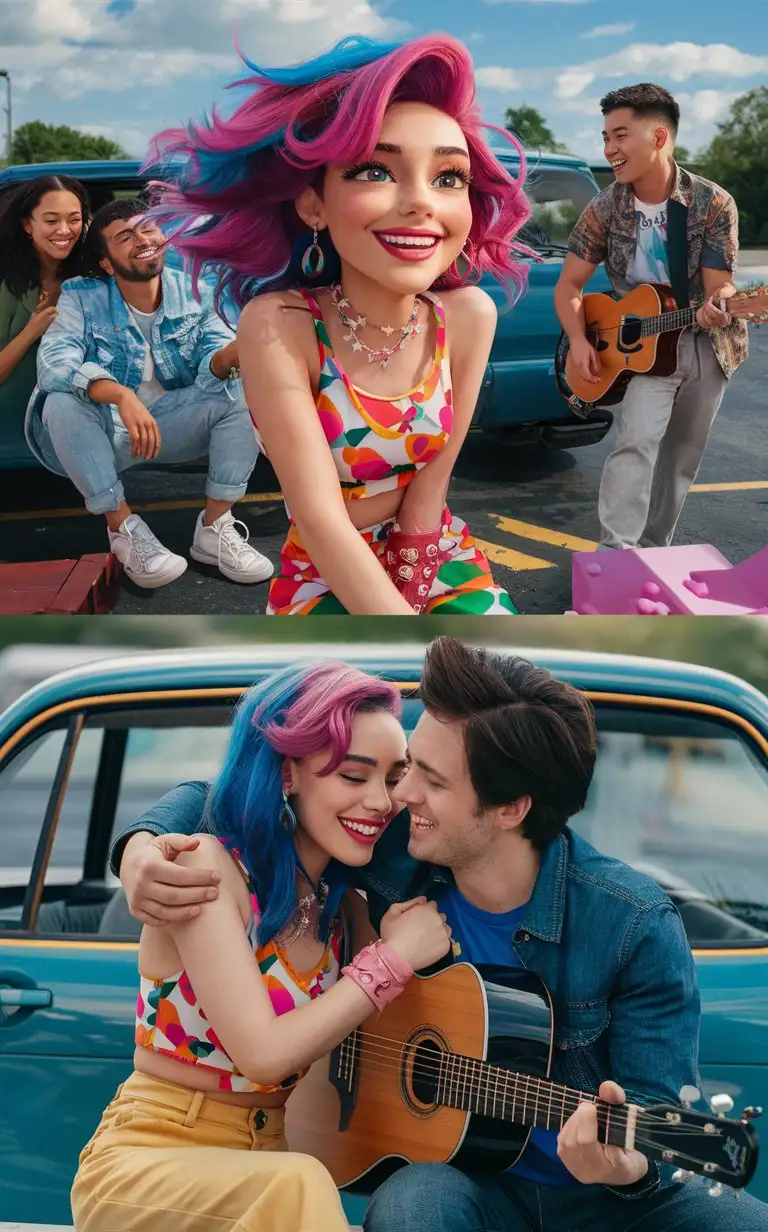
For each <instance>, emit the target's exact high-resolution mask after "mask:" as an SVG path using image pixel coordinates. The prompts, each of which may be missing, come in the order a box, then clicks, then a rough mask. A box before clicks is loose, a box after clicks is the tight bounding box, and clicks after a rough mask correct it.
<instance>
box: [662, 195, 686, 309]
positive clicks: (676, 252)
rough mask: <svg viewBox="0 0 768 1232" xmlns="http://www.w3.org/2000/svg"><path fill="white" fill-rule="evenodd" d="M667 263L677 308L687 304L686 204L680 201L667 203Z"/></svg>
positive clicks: (684, 306)
mask: <svg viewBox="0 0 768 1232" xmlns="http://www.w3.org/2000/svg"><path fill="white" fill-rule="evenodd" d="M667 263H668V265H669V281H670V283H671V284H672V291H673V293H674V296H675V299H676V300H677V306H678V308H687V307H688V306H689V298H688V206H687V205H684V204H683V203H682V201H669V203H668V205H667Z"/></svg>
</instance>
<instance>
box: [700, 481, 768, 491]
mask: <svg viewBox="0 0 768 1232" xmlns="http://www.w3.org/2000/svg"><path fill="white" fill-rule="evenodd" d="M760 488H768V479H747V480H745V481H744V483H694V484H693V485H692V486H691V491H692V492H756V491H757V490H758V489H760Z"/></svg>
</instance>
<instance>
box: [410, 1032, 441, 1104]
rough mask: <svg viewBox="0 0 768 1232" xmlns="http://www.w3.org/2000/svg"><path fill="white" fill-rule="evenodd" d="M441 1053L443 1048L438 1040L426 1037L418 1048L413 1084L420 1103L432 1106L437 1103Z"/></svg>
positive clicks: (414, 1092)
mask: <svg viewBox="0 0 768 1232" xmlns="http://www.w3.org/2000/svg"><path fill="white" fill-rule="evenodd" d="M441 1054H442V1049H441V1048H440V1046H439V1045H438V1043H437V1041H436V1040H431V1039H426V1040H424V1042H423V1043H422V1044H419V1046H418V1048H417V1049H416V1055H415V1058H414V1065H413V1073H412V1079H411V1084H412V1087H413V1094H414V1095H415V1096H416V1099H417V1100H418V1101H419V1103H420V1104H428V1105H430V1106H431V1105H432V1104H436V1103H437V1080H438V1077H439V1074H440V1057H441Z"/></svg>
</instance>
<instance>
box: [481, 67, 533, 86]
mask: <svg viewBox="0 0 768 1232" xmlns="http://www.w3.org/2000/svg"><path fill="white" fill-rule="evenodd" d="M475 80H476V81H477V84H478V85H479V86H486V87H487V88H488V89H489V90H502V91H506V90H520V89H521V88H522V86H523V83H524V80H525V78H524V76H523V74H522V73H520V72H518V71H517V70H516V69H513V68H501V67H500V66H498V65H493V64H489V65H488V66H487V67H486V68H476V69H475Z"/></svg>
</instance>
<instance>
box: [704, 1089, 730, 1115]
mask: <svg viewBox="0 0 768 1232" xmlns="http://www.w3.org/2000/svg"><path fill="white" fill-rule="evenodd" d="M709 1106H710V1108H711V1109H712V1111H713V1112H714V1114H715V1116H718V1117H724V1116H727V1114H728V1113H729V1112H730V1111H731V1109H732V1108H733V1100H732V1099H731V1097H730V1095H726V1094H725V1093H723V1094H722V1095H713V1096H712V1098H711V1099H710V1101H709Z"/></svg>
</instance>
